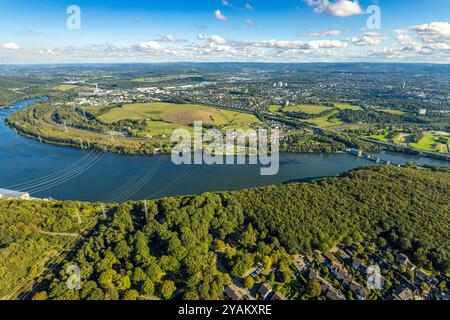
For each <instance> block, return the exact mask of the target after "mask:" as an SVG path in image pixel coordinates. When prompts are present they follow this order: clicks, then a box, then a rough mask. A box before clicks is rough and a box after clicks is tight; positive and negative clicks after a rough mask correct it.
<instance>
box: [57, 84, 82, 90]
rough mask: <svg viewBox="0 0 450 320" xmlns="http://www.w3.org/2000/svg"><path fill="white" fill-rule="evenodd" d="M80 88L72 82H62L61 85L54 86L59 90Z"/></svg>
mask: <svg viewBox="0 0 450 320" xmlns="http://www.w3.org/2000/svg"><path fill="white" fill-rule="evenodd" d="M75 88H78V86H74V85H72V84H61V85H59V86H56V87H54V88H53V89H55V90H59V91H68V90H71V89H75Z"/></svg>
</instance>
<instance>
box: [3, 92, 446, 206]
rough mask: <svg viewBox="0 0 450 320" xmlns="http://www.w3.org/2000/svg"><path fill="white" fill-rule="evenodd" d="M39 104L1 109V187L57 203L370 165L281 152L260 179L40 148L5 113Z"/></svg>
mask: <svg viewBox="0 0 450 320" xmlns="http://www.w3.org/2000/svg"><path fill="white" fill-rule="evenodd" d="M37 101H39V100H37V99H34V100H27V101H21V102H18V103H16V104H14V105H13V107H12V108H9V109H4V110H0V117H1V120H0V188H9V189H14V190H22V191H27V192H30V193H31V195H32V196H35V197H52V198H54V199H58V200H83V201H108V202H112V201H124V200H129V199H149V198H160V197H164V196H174V195H186V194H197V193H201V192H206V191H225V190H239V189H245V188H251V187H255V186H264V185H270V184H280V183H285V182H288V181H294V180H299V181H301V180H309V179H312V178H317V177H327V176H334V175H337V174H340V173H342V172H345V171H348V170H351V169H354V168H357V167H361V166H368V165H374V163H373V162H370V161H366V160H363V159H358V158H356V157H354V156H351V155H347V154H340V155H324V154H282V155H281V156H280V171H279V173H278V175H276V176H265V177H263V176H260V174H259V173H260V171H259V170H260V168H259V167H258V166H250V165H241V166H237V165H231V166H227V165H220V166H219V165H215V166H207V165H199V166H193V165H190V166H175V165H173V164H172V162H171V160H170V156H155V157H143V156H119V155H114V154H97V153H95V152H91V151H81V150H77V149H71V148H64V147H58V146H52V145H48V144H42V143H40V142H39V141H34V140H31V139H27V138H24V137H22V136H20V135H17V134H15V133H14V132H13V131H12V130H10V129H9V128H8V127H7V126H6V125H5V124H4V120H5V117H7V116H8V115H9V114H11V113H12V112H14V111H17V110H19V109H20V108H23V107H24V106H26V105H28V104H30V103H34V102H37ZM380 155H381V156H382V157H383V158H385V159H389V160H393V161H395V162H396V163H406V162H408V161H414V162H416V163H421V164H432V165H448V164H449V163H448V162H443V161H438V160H433V159H428V158H424V157H415V156H409V155H403V154H392V153H389V154H386V153H381V154H380Z"/></svg>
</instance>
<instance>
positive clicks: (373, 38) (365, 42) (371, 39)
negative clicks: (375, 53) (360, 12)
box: [350, 32, 384, 47]
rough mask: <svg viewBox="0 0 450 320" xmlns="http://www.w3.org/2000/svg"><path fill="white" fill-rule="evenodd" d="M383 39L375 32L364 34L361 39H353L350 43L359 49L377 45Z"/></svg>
mask: <svg viewBox="0 0 450 320" xmlns="http://www.w3.org/2000/svg"><path fill="white" fill-rule="evenodd" d="M383 39H384V37H383V36H382V35H381V34H379V33H377V32H366V33H365V34H364V35H363V36H362V37H361V38H357V37H353V38H351V39H350V41H351V42H352V43H353V44H354V45H356V46H361V47H366V46H375V45H378V44H379V43H380V42H381V41H382V40H383Z"/></svg>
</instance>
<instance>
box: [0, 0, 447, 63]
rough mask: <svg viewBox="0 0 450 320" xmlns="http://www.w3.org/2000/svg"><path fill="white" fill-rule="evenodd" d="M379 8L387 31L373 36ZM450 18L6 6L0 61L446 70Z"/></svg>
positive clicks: (178, 1)
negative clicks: (386, 65) (331, 64)
mask: <svg viewBox="0 0 450 320" xmlns="http://www.w3.org/2000/svg"><path fill="white" fill-rule="evenodd" d="M373 4H375V5H377V6H378V7H379V8H380V10H381V29H375V30H368V29H367V23H366V21H367V19H368V17H369V15H368V14H367V13H366V9H367V8H368V7H369V6H370V5H373ZM70 5H77V6H78V7H79V8H80V10H81V15H80V18H81V20H80V21H81V29H79V30H69V29H68V28H67V27H66V20H67V19H68V17H69V14H67V13H66V9H67V7H68V6H70ZM448 12H450V1H448V0H426V1H425V0H408V1H405V0H378V1H372V0H360V1H359V2H358V1H354V0H329V1H327V0H278V1H273V0H270V1H269V0H244V1H240V0H189V1H187V0H183V1H182V0H171V1H167V0H145V1H144V0H140V1H122V0H97V1H87V0H72V1H65V0H63V1H61V0H40V1H32V0H15V1H10V0H8V1H5V0H0V63H47V62H102V61H104V62H122V61H130V62H133V61H141V62H158V61H294V62H304V61H405V62H422V61H424V62H440V63H442V62H446V63H448V62H450V59H449V57H450V25H449V23H448V20H449V14H448Z"/></svg>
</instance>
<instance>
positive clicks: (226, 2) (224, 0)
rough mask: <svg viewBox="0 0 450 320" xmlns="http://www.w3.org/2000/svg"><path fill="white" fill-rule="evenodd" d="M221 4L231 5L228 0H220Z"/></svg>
mask: <svg viewBox="0 0 450 320" xmlns="http://www.w3.org/2000/svg"><path fill="white" fill-rule="evenodd" d="M222 5H223V6H225V7H231V4H230V1H228V0H222Z"/></svg>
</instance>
